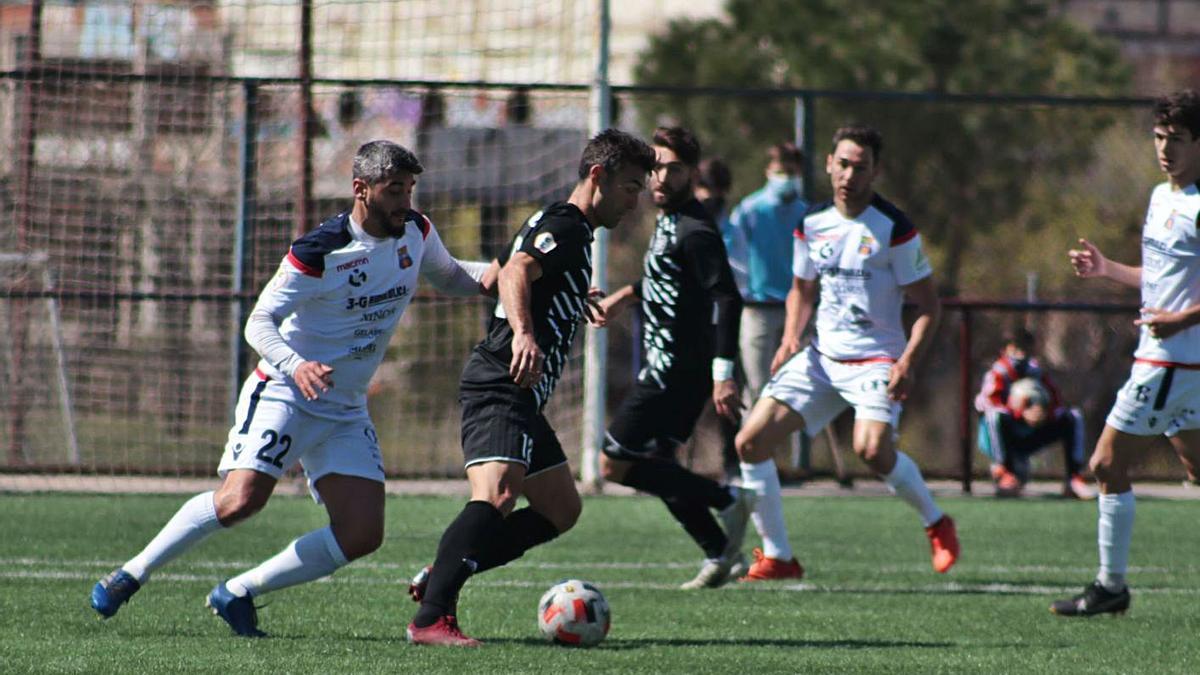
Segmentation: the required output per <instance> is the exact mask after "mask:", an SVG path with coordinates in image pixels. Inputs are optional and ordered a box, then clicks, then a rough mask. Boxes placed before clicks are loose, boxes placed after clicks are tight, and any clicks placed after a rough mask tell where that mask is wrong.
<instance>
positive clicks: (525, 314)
mask: <svg viewBox="0 0 1200 675" xmlns="http://www.w3.org/2000/svg"><path fill="white" fill-rule="evenodd" d="M541 276H542V265H541V263H539V262H538V261H537V259H535V258H534V257H533V256H531V255H529V254H528V253H525V252H524V251H517V252H516V253H514V254H513V255H512V257H511V258H509V259H508V262H507V263H505V265H504V267H502V268H500V276H499V289H500V302H501V303H502V304H503V305H504V312H505V314H506V315H507V316H508V325H509V326H510V327H512V331H513V339H512V362H511V363H510V364H509V367H508V374H509V375H511V376H512V378H513V381H514V382H516V383H517V385H519V386H522V387H532V386H533V385H534V384H535V383H536V382H537V381H538V379H540V378H541V376H542V362H543V361H544V360H545V355H543V354H542V350H541V348H540V347H538V344H537V339H536V338H535V336H534V332H533V310H532V309H531V302H530V299H531V296H532V294H533V282H535V281H537V280H538V279H540V278H541Z"/></svg>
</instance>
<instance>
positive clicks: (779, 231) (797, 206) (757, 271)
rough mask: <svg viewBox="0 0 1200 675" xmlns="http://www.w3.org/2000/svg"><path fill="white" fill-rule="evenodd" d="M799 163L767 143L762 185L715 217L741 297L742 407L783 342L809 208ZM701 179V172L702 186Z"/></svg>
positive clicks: (754, 396) (784, 147)
mask: <svg viewBox="0 0 1200 675" xmlns="http://www.w3.org/2000/svg"><path fill="white" fill-rule="evenodd" d="M803 159H804V157H803V155H802V154H801V152H800V149H799V148H797V147H796V146H795V145H794V144H792V143H777V144H775V145H772V146H771V147H770V148H768V149H767V166H766V172H765V173H766V177H767V182H766V184H765V185H763V186H762V187H761V188H759V189H758V190H757V191H755V192H752V193H750V194H749V195H748V196H747V197H746V198H745V199H743V200H742V201H741V202H739V203H738V205H737V206H736V207H734V209H733V211H732V213H730V214H729V217H727V218H717V224H718V225H720V227H721V235H722V237H723V238H724V239H725V248H726V250H727V251H729V266H730V267H731V268H732V269H733V278H734V281H736V282H737V285H738V290H739V291H740V292H741V294H742V320H741V327H740V331H739V339H738V355H739V364H740V366H741V371H742V377H743V379H744V384H745V385H746V386H744V387H743V388H742V395H743V396H744V397H745V399H746V405H747V406H751V405H753V404H754V401H756V400H758V395H759V393H761V392H762V388H763V386H764V385H766V383H767V380H768V379H770V377H771V359H772V358H773V357H774V356H775V350H776V349H778V348H779V343H780V342H781V341H782V340H783V323H784V319H785V316H786V312H785V310H784V306H783V305H784V300H786V299H787V294H788V291H789V290H791V287H792V233H793V231H794V230H795V229H796V226H797V225H798V224H799V223H800V221H801V219H802V218H803V217H804V212H805V210H807V209H808V204H807V203H806V202H805V201H804V198H803V195H802V194H801V192H802V190H801V184H800V172H801V167H802V166H803ZM714 173H715V171H714ZM705 175H706V174H705V172H704V169H703V168H702V169H701V182H704V180H705ZM714 181H715V177H714ZM729 182H732V181H729ZM701 201H702V202H703V201H704V200H703V199H701ZM728 427H730V425H729V424H728V423H726V422H722V429H721V431H722V437H723V439H724V440H725V453H724V454H725V466H726V471H727V472H729V473H731V474H738V473H740V471H741V470H740V469H739V468H738V462H739V460H738V458H737V450H736V448H732V453H731V452H730V449H731V447H732V442H731V441H730V437H731V436H733V435H736V433H737V430H736V429H730V428H728Z"/></svg>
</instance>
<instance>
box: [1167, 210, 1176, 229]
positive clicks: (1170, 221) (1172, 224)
mask: <svg viewBox="0 0 1200 675" xmlns="http://www.w3.org/2000/svg"><path fill="white" fill-rule="evenodd" d="M1177 215H1179V212H1178V211H1176V210H1174V209H1172V210H1171V215H1169V216H1167V221H1166V222H1165V223H1163V227H1165V228H1167V229H1168V230H1169V229H1171V228H1173V227H1175V216H1177Z"/></svg>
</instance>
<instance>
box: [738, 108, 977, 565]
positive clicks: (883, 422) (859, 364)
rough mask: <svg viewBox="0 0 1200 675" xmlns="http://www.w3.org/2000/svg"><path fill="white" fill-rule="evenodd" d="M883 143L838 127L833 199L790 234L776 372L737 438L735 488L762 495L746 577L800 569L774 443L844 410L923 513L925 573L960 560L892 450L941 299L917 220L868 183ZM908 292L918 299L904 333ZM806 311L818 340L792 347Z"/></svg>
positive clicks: (858, 448) (906, 465) (831, 169)
mask: <svg viewBox="0 0 1200 675" xmlns="http://www.w3.org/2000/svg"><path fill="white" fill-rule="evenodd" d="M882 147H883V141H882V138H881V137H880V135H879V132H877V131H875V130H874V129H872V128H870V127H866V126H863V125H851V126H845V127H842V128H840V129H838V130H837V133H835V134H834V136H833V149H832V151H831V152H830V153H829V155H828V156H827V157H826V159H825V170H826V172H827V173H828V174H829V177H830V182H831V183H832V186H833V195H834V198H833V200H832V201H830V202H825V203H823V204H817V205H814V206H812V207H810V208H809V210H808V212H807V213H806V214H805V216H804V217H803V219H802V221H801V222H800V223H798V225H797V227H796V230H795V239H794V241H795V248H794V254H793V259H792V275H793V279H792V288H791V290H790V291H789V292H788V296H787V301H786V306H787V310H786V311H787V319H786V322H785V327H784V337H783V342H782V344H780V346H779V350H778V351H777V352H776V354H775V359H774V361H773V363H772V364H771V370H772V372H773V373H774V376H773V377H772V378H771V380H770V382H768V383H767V386H766V387H765V388H764V389H763V392H762V397H761V398H759V399H758V402H757V403H756V404H755V405H754V409H753V410H752V411H751V412H750V415H749V417H748V419H747V420H746V423H745V424H744V425H743V426H742V430H741V431H740V432H739V433H738V437H737V446H738V454H739V455H741V457H742V462H743V465H742V470H743V484H746V485H752V486H753V487H755V489H758V490H759V491H760V495H759V506H758V507H757V509H756V512H755V516H754V523H755V526H756V527H757V528H758V530H759V534H760V535H762V537H763V550H762V551H761V552H760V551H756V552H755V553H756V555H755V557H756V560H755V562H754V564H753V565H752V566H751V568H750V573H749V574H748V575H747V576H746V577H745V579H744V580H747V581H759V580H767V579H780V578H799V577H801V576H802V575H803V574H804V569H803V568H802V567H801V566H800V563H799V561H797V560H796V559H795V557H794V556H793V555H792V550H791V546H790V545H789V543H788V541H787V526H786V524H785V523H784V520H783V510H782V500H781V497H780V489H779V476H778V472H777V469H776V467H775V461H774V459H773V457H774V449H775V447H776V446H778V445H779V444H780V443H781V442H783V441H784V440H785V439H786V438H788V437H789V436H790V435H791V434H792V433H794V432H795V431H798V430H800V429H803V430H805V431H806V432H807V433H809V434H810V435H815V434H817V433H818V432H820V430H821V429H822V428H824V427H825V426H826V425H827V424H829V423H830V422H831V421H833V419H834V418H836V417H837V415H838V414H840V413H841V412H842V411H843V410H845V409H846V408H847V407H851V408H853V409H854V441H853V445H854V452H855V454H857V455H858V456H859V457H860V458H862V460H863V461H864V462H866V464H867V465H868V466H869V467H871V469H872V470H874V471H875V473H876V474H878V475H879V476H880V477H881V478H882V479H883V481H884V482H885V483H886V484H887V486H888V488H889V489H891V490H892V491H893V492H894V493H895V494H897V495H898V496H899V497H900V498H901V499H903V500H904V501H905V502H906V503H907V504H908V505H909V506H911V507H913V508H914V509H915V510H916V511H917V512H918V513H919V514H920V517H921V520H922V522H923V523H924V525H925V533H926V535H927V536H928V538H929V542H930V548H931V552H932V561H933V568H934V570H935V571H937V572H946V571H948V570H949V569H950V567H951V566H952V565H953V564H954V562H955V561H956V560H957V559H958V553H959V546H958V536H957V533H956V531H955V527H954V521H953V520H951V519H950V517H949V516H947V515H946V514H944V513H943V512H942V510H941V509H940V508H938V506H937V504H935V503H934V501H933V496H932V495H931V494H930V492H929V488H928V486H926V484H925V479H924V478H923V477H922V476H921V470H920V469H919V468H918V467H917V465H916V463H915V462H913V461H912V459H911V458H909V456H908V455H906V454H905V453H903V452H900V451H899V450H897V449H896V447H895V440H896V436H897V433H896V428H897V425H898V424H899V420H900V412H901V404H902V403H903V401H904V400H905V399H906V398H907V397H908V392H909V391H910V390H911V388H912V383H913V379H914V374H915V368H916V365H917V363H918V362H919V361H920V360H921V358H922V356H923V355H924V354H925V352H926V351H927V350H928V349H929V346H930V344H931V343H932V341H933V333H934V330H935V329H936V326H937V322H938V317H939V316H940V313H941V311H940V307H941V305H940V303H939V301H938V297H937V291H936V289H935V287H934V284H933V269H932V267H931V266H930V264H929V259H928V258H926V257H925V253H924V251H923V250H922V249H921V238H920V235H919V234H918V233H917V229H916V226H915V225H913V223H912V221H910V220H909V219H908V217H907V216H905V215H904V213H903V212H902V211H901V210H900V209H898V208H896V206H895V205H893V204H892V203H891V202H889V201H887V200H886V199H884V198H883V197H881V196H879V194H877V193H876V192H875V189H874V187H873V184H874V181H875V178H876V177H877V176H878V175H879V170H880V164H879V152H880V150H881V149H882ZM818 294H819V298H820V303H819V304H818V303H817V300H818ZM906 296H907V297H908V299H909V300H911V301H912V302H913V303H914V304H915V305H916V319H915V320H914V322H913V324H912V328H911V330H910V333H909V335H908V337H907V338H906V337H905V334H904V323H903V321H902V320H901V310H902V308H903V305H904V300H905V297H906ZM814 306H815V308H816V317H817V322H816V335H815V336H814V337H813V340H812V342H811V343H810V344H809V345H808V347H806V348H805V349H804V350H803V351H801V350H800V338H801V335H802V334H803V332H804V328H805V326H806V324H807V323H808V320H809V318H810V317H811V316H812V314H813V311H814Z"/></svg>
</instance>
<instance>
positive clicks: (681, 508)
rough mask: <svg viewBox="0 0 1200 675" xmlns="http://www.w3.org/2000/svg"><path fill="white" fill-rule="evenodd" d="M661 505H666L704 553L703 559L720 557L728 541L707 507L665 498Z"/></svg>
mask: <svg viewBox="0 0 1200 675" xmlns="http://www.w3.org/2000/svg"><path fill="white" fill-rule="evenodd" d="M663 503H664V504H666V505H667V509H668V510H669V511H670V512H671V515H672V516H675V520H677V521H679V524H680V525H682V526H683V529H684V530H685V531H686V532H687V533H688V535H689V536H690V537H691V538H692V540H693V541H695V542H696V544H697V545H699V546H700V548H701V549H702V550H703V551H704V555H705V557H708V558H719V557H721V554H722V553H724V552H725V545H726V544H727V543H728V542H729V539H728V538H727V537H726V536H725V531H724V530H722V529H721V526H720V525H718V524H717V519H716V518H713V514H712V511H710V510H709V509H708V507H707V506H705V505H703V504H698V503H696V502H685V501H682V500H679V499H666V498H664V499H663Z"/></svg>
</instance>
